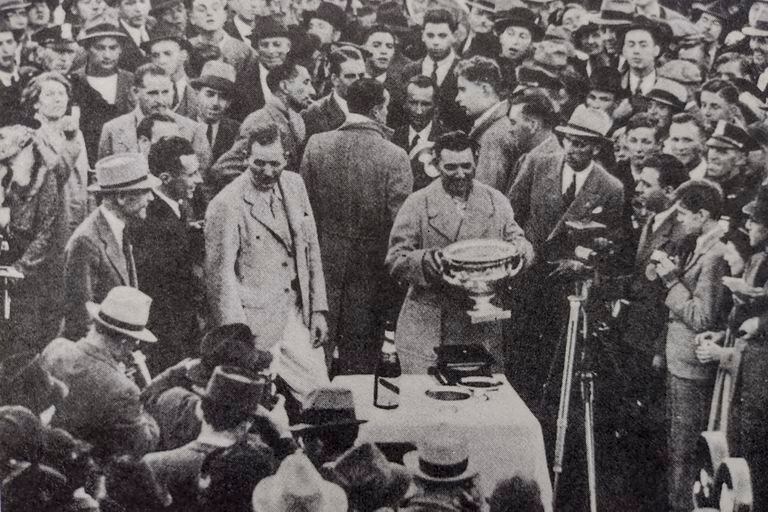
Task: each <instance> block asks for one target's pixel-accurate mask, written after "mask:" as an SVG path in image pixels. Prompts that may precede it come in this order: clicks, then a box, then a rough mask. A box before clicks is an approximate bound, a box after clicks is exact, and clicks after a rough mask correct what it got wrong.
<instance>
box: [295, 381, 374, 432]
mask: <svg viewBox="0 0 768 512" xmlns="http://www.w3.org/2000/svg"><path fill="white" fill-rule="evenodd" d="M362 423H366V420H359V419H357V415H356V414H355V400H354V397H353V396H352V391H351V390H349V389H347V388H341V387H335V386H326V387H321V388H318V389H315V390H313V391H312V392H310V393H309V396H308V397H307V400H306V401H305V402H304V407H303V408H302V410H301V414H300V416H299V423H297V424H296V425H293V426H292V427H291V430H292V431H294V432H303V431H307V430H316V429H321V428H329V427H341V426H350V425H360V424H362Z"/></svg>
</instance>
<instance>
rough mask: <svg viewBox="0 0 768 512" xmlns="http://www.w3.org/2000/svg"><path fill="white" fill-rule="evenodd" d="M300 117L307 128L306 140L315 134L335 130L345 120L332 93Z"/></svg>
mask: <svg viewBox="0 0 768 512" xmlns="http://www.w3.org/2000/svg"><path fill="white" fill-rule="evenodd" d="M302 117H303V118H304V124H305V125H306V127H307V140H309V138H310V137H311V136H313V135H314V134H316V133H322V132H329V131H331V130H335V129H336V128H338V127H339V126H341V125H342V124H344V121H346V120H347V115H346V114H345V113H344V111H343V110H341V107H340V106H339V104H338V103H337V102H336V99H335V97H334V95H333V93H331V94H329V95H327V96H325V97H324V98H321V99H319V100H317V101H316V102H314V103H313V104H312V105H310V106H309V107H308V108H307V109H306V110H305V111H304V112H302Z"/></svg>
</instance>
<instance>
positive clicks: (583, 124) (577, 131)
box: [555, 105, 612, 140]
mask: <svg viewBox="0 0 768 512" xmlns="http://www.w3.org/2000/svg"><path fill="white" fill-rule="evenodd" d="M611 125H612V122H611V118H610V117H609V116H608V114H606V113H605V112H602V111H599V110H594V109H591V108H587V107H586V105H579V106H578V107H576V110H574V111H573V114H571V118H570V119H569V120H568V124H566V125H564V126H556V127H555V131H556V132H557V133H560V134H562V135H574V136H576V137H584V138H588V139H598V140H605V136H606V135H607V134H608V131H609V130H610V129H611Z"/></svg>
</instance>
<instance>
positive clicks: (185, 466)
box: [143, 439, 219, 512]
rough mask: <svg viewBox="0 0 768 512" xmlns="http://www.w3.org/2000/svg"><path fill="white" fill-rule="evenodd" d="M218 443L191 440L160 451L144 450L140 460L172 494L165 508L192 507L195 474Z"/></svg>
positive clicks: (193, 503)
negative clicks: (142, 457)
mask: <svg viewBox="0 0 768 512" xmlns="http://www.w3.org/2000/svg"><path fill="white" fill-rule="evenodd" d="M217 449H219V446H217V445H214V444H208V443H206V442H204V441H198V440H197V439H195V440H194V441H191V442H189V443H187V444H185V445H184V446H181V447H179V448H176V449H174V450H168V451H164V452H154V453H148V454H147V455H145V456H144V459H143V460H144V462H146V463H147V465H148V466H149V467H150V468H151V469H152V473H154V475H155V477H156V478H157V482H158V483H159V484H160V486H161V487H162V489H163V490H164V491H166V492H168V493H170V495H171V496H172V497H173V504H172V505H171V506H170V507H169V509H168V510H170V511H173V512H182V511H184V510H195V509H196V506H195V505H196V502H197V494H198V476H199V474H200V468H201V467H202V465H203V461H204V460H205V457H206V455H208V454H209V453H212V452H214V451H216V450H217Z"/></svg>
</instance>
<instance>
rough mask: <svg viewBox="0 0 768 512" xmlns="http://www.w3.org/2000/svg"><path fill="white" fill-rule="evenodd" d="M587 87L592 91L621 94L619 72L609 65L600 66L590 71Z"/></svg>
mask: <svg viewBox="0 0 768 512" xmlns="http://www.w3.org/2000/svg"><path fill="white" fill-rule="evenodd" d="M589 89H590V90H592V91H601V92H610V93H613V94H621V93H622V92H623V91H624V89H623V88H622V87H621V72H620V71H619V70H618V69H616V68H614V67H609V66H602V67H599V68H597V69H595V70H593V71H592V74H591V75H590V76H589Z"/></svg>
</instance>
